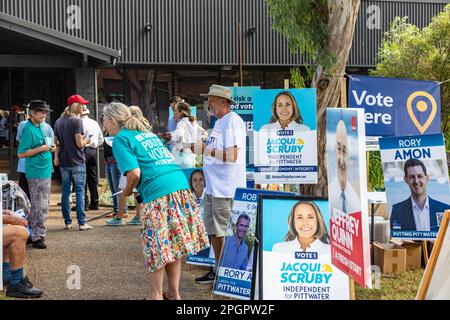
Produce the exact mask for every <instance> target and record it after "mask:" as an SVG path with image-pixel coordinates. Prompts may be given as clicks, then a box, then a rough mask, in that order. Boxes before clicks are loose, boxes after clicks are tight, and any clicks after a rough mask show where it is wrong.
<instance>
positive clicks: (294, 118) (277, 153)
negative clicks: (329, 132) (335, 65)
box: [253, 89, 317, 184]
mask: <svg viewBox="0 0 450 320" xmlns="http://www.w3.org/2000/svg"><path fill="white" fill-rule="evenodd" d="M253 100H254V160H255V182H256V183H292V184H296V183H303V184H314V183H317V131H316V90H315V89H290V90H279V89H275V90H256V91H254V92H253Z"/></svg>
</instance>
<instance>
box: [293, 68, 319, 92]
mask: <svg viewBox="0 0 450 320" xmlns="http://www.w3.org/2000/svg"><path fill="white" fill-rule="evenodd" d="M305 70H306V74H305V75H302V72H301V71H300V68H299V67H293V68H291V80H290V82H291V86H292V87H293V88H297V89H299V88H309V87H310V84H311V81H312V78H313V75H314V68H313V67H312V66H305Z"/></svg>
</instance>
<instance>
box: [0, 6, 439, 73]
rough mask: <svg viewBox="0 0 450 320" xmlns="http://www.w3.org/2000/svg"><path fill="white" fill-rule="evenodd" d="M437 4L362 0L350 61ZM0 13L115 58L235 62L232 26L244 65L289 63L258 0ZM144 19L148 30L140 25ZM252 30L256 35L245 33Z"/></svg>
mask: <svg viewBox="0 0 450 320" xmlns="http://www.w3.org/2000/svg"><path fill="white" fill-rule="evenodd" d="M71 5H76V6H79V7H80V8H81V20H82V22H81V29H80V30H76V29H75V30H69V29H68V27H67V23H66V21H67V18H68V16H69V15H68V13H67V9H68V8H69V7H70V6H71ZM373 5H376V6H378V8H379V9H380V13H381V14H380V18H381V29H369V28H367V26H366V21H367V18H368V17H369V14H368V13H367V8H368V7H369V6H373ZM443 7H444V4H443V3H417V2H394V1H364V0H363V1H362V2H361V10H360V13H359V18H358V20H357V26H356V32H355V37H354V43H353V47H352V50H351V53H350V61H349V63H348V65H349V66H372V65H374V63H375V59H376V51H377V49H378V46H379V44H380V42H381V39H382V35H383V33H384V32H385V31H387V29H388V26H389V23H390V22H391V21H392V19H393V18H394V17H395V16H409V18H410V21H411V22H413V23H415V24H417V25H418V26H420V27H423V26H425V25H427V24H428V23H429V22H430V21H431V18H432V17H433V16H435V15H436V14H437V13H439V12H440V11H441V10H442V9H443ZM0 11H1V12H4V13H7V14H11V15H14V16H16V17H19V18H22V19H25V20H28V21H31V22H34V23H37V24H40V25H43V26H46V27H49V28H52V29H55V30H58V31H61V32H64V33H68V34H71V35H73V36H76V37H79V38H82V39H85V40H88V41H92V42H95V43H98V44H100V45H103V46H106V47H110V48H112V49H120V50H122V57H121V58H120V60H119V61H118V63H124V64H152V65H154V64H161V65H177V64H180V65H200V64H201V65H236V64H238V52H237V45H238V42H237V23H238V22H241V27H242V34H243V44H244V45H243V62H244V65H249V66H250V65H255V66H256V65H266V66H270V65H296V64H303V63H305V58H304V57H302V56H300V55H297V54H295V55H294V54H291V53H290V52H289V50H288V48H287V44H286V40H285V39H284V38H283V37H282V36H281V35H280V34H278V33H277V32H276V31H273V30H271V25H270V19H269V18H268V17H267V7H266V5H265V2H264V0H0ZM147 23H149V24H151V30H150V31H149V32H145V31H144V26H145V25H146V24H147ZM252 27H255V28H256V33H255V34H253V35H249V34H248V30H249V29H250V28H252Z"/></svg>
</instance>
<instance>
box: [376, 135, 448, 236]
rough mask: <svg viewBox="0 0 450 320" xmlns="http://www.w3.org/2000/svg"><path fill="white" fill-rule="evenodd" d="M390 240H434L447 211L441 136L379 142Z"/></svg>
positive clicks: (389, 139)
mask: <svg viewBox="0 0 450 320" xmlns="http://www.w3.org/2000/svg"><path fill="white" fill-rule="evenodd" d="M380 149H381V161H382V163H383V175H384V184H385V188H386V198H387V204H388V212H389V216H390V227H391V237H392V238H402V239H413V240H433V239H436V236H437V234H438V231H439V225H440V224H439V222H440V220H441V219H442V216H443V214H444V212H445V210H447V209H450V186H449V179H448V167H447V157H446V153H445V144H444V137H443V136H442V134H430V135H417V136H404V137H389V138H381V139H380Z"/></svg>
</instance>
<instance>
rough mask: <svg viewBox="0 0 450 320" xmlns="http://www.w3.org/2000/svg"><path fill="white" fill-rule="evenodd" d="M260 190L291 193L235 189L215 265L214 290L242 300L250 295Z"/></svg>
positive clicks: (249, 297)
mask: <svg viewBox="0 0 450 320" xmlns="http://www.w3.org/2000/svg"><path fill="white" fill-rule="evenodd" d="M263 194H264V195H273V196H275V195H293V194H292V193H289V192H274V191H267V190H256V189H247V188H237V189H236V193H235V196H234V201H233V208H232V210H231V214H230V218H229V219H228V224H227V231H226V234H225V239H224V246H223V249H222V254H221V257H220V261H219V263H218V266H217V270H218V271H217V278H216V281H215V283H214V289H213V293H214V294H217V295H223V296H226V297H231V298H236V299H241V300H249V299H251V298H252V297H253V291H252V290H253V289H252V288H254V285H253V284H254V276H253V275H254V274H255V272H253V271H254V270H255V260H256V258H255V253H257V249H255V246H256V244H257V241H256V236H255V234H256V232H255V229H256V227H257V220H258V217H257V207H258V196H260V195H263Z"/></svg>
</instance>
